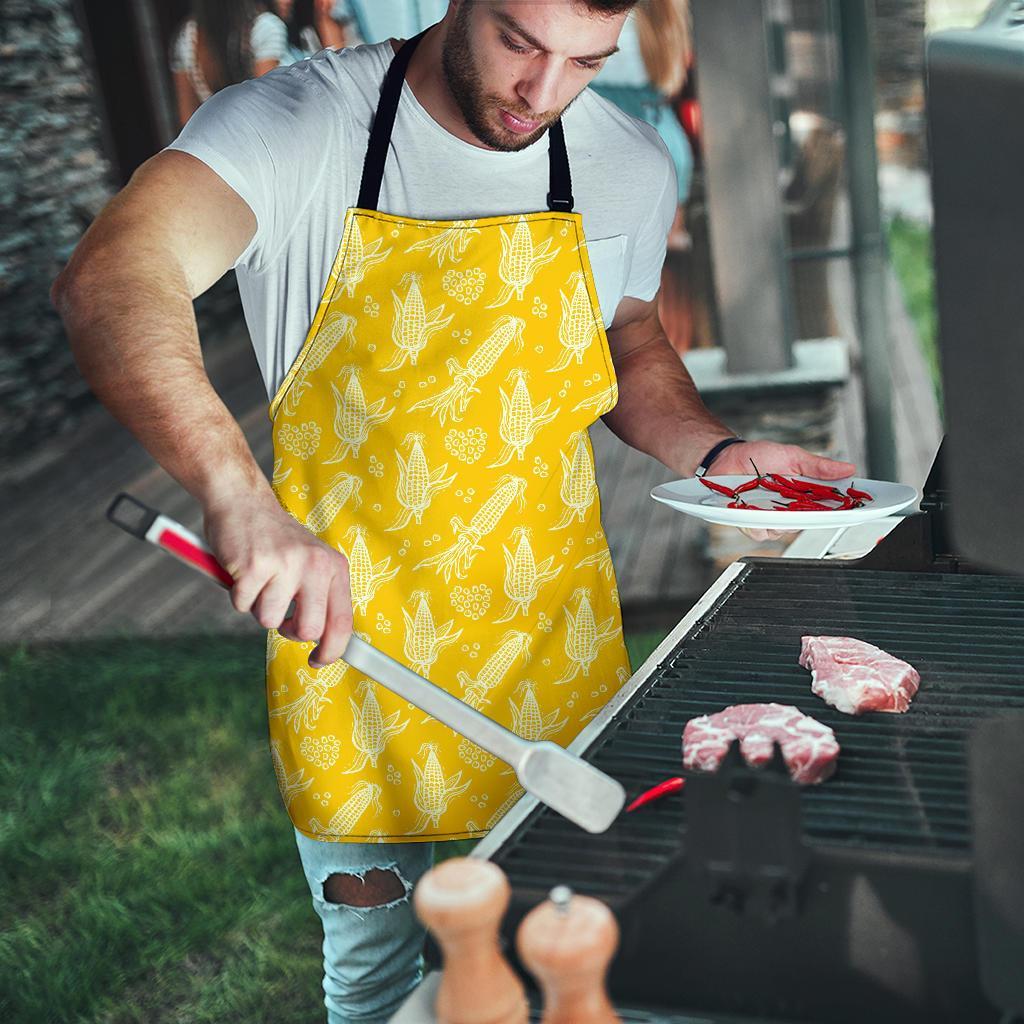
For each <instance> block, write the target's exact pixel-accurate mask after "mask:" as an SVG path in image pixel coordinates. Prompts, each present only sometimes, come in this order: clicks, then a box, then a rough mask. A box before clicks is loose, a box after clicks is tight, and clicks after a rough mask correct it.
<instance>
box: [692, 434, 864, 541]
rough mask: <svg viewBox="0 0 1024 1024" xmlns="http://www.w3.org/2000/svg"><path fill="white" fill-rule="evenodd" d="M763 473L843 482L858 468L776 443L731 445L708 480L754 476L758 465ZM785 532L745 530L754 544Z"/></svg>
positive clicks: (792, 446)
mask: <svg viewBox="0 0 1024 1024" xmlns="http://www.w3.org/2000/svg"><path fill="white" fill-rule="evenodd" d="M755 464H756V466H757V469H758V471H760V472H761V473H782V474H783V475H784V476H790V475H792V476H804V477H810V478H811V479H812V480H841V479H842V478H843V477H846V476H853V474H854V473H855V472H856V471H857V467H856V466H855V465H854V464H853V463H852V462H836V461H835V460H834V459H826V458H825V457H824V456H821V455H815V454H814V453H813V452H809V451H807V450H806V449H804V448H799V447H797V445H795V444H778V443H776V442H775V441H744V442H743V443H742V444H731V445H729V447H728V448H726V449H725V451H724V452H722V454H721V455H719V456H718V458H717V459H715V461H714V462H713V463H711V467H710V469H709V470H708V476H732V475H743V476H754V472H755V471H754V465H755ZM786 532H787V531H785V530H757V529H745V530H743V533H745V534H746V535H747V536H748V537H750V539H751V540H758V541H760V540H775V539H776V538H778V537H781V536H782V535H783V534H784V533H786Z"/></svg>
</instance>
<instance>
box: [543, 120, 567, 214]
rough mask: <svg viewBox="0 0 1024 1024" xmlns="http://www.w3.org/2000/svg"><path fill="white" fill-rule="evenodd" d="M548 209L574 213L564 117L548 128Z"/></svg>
mask: <svg viewBox="0 0 1024 1024" xmlns="http://www.w3.org/2000/svg"><path fill="white" fill-rule="evenodd" d="M548 167H549V171H548V173H549V175H550V181H549V183H548V209H549V210H554V211H555V212H556V213H572V202H573V200H572V178H571V177H570V176H569V154H568V153H567V152H566V151H565V133H564V132H563V131H562V119H561V118H559V119H558V120H557V121H554V122H552V124H551V127H550V128H549V129H548Z"/></svg>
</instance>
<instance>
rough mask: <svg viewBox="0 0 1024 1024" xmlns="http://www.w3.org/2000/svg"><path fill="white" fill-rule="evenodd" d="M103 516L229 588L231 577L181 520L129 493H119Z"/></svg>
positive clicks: (232, 583) (231, 582)
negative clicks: (158, 510) (176, 519)
mask: <svg viewBox="0 0 1024 1024" xmlns="http://www.w3.org/2000/svg"><path fill="white" fill-rule="evenodd" d="M107 518H108V519H109V520H110V521H111V522H112V523H114V524H115V525H116V526H120V527H121V529H122V530H127V531H128V533H130V534H131V535H132V536H133V537H138V538H139V539H140V540H148V541H149V542H150V544H155V545H156V546H157V547H158V548H163V549H164V551H166V552H168V553H169V554H172V555H174V557H175V558H178V559H180V560H181V561H182V562H186V563H188V564H189V565H191V566H192V567H193V568H195V569H198V570H199V571H200V572H202V573H205V574H206V575H207V576H209V577H210V578H211V579H212V580H215V581H216V582H217V583H219V584H220V585H221V586H222V587H226V588H227V589H229V590H230V589H231V587H232V586H234V583H235V581H234V579H233V577H232V576H231V573H229V572H228V571H227V569H225V568H224V566H222V565H221V564H220V562H218V561H217V559H216V558H215V557H214V555H213V552H212V551H211V550H210V548H209V547H208V546H207V544H206V542H205V541H204V540H203V539H202V538H200V537H197V536H196V535H195V534H194V533H193V532H192V531H191V530H186V529H185V527H184V526H182V525H181V523H178V522H175V521H174V520H173V519H171V518H169V517H168V516H165V515H163V513H161V512H157V510H156V509H153V508H150V507H149V506H148V505H145V504H143V503H142V502H141V501H139V500H138V498H133V497H132V496H131V495H130V494H119V495H118V496H117V497H116V498H115V499H114V501H113V503H112V504H111V506H110V508H108V509H107Z"/></svg>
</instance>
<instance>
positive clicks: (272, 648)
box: [267, 629, 288, 666]
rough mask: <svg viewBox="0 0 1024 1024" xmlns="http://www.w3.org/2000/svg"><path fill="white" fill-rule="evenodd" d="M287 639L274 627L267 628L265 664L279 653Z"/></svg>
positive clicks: (285, 644) (268, 663)
mask: <svg viewBox="0 0 1024 1024" xmlns="http://www.w3.org/2000/svg"><path fill="white" fill-rule="evenodd" d="M287 644H288V641H287V640H286V639H285V638H284V637H283V636H281V634H280V633H279V632H278V631H277V630H276V629H268V630H267V665H268V666H269V665H270V663H271V662H272V661H273V660H274V659H275V658H276V657H277V656H278V654H280V653H281V650H282V648H284V647H286V646H287Z"/></svg>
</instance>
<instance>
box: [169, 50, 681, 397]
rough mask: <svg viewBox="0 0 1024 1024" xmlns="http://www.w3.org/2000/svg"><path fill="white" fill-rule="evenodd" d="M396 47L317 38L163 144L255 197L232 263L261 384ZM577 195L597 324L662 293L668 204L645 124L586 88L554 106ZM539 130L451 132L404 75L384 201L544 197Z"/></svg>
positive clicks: (337, 234)
mask: <svg viewBox="0 0 1024 1024" xmlns="http://www.w3.org/2000/svg"><path fill="white" fill-rule="evenodd" d="M393 53H394V51H393V50H392V47H391V44H390V43H389V42H387V41H385V42H383V43H377V44H374V45H372V46H359V47H355V48H350V49H345V50H340V51H335V50H325V51H323V52H322V53H320V54H318V55H317V56H315V57H313V58H311V59H310V60H305V61H302V62H300V63H298V64H294V65H292V66H291V67H288V68H279V69H277V70H274V71H271V72H270V73H269V74H267V75H264V76H263V77H262V78H257V79H253V80H251V81H248V82H243V83H241V84H239V85H235V86H231V87H229V88H227V89H223V90H221V91H220V92H219V93H217V94H216V95H214V96H213V97H212V98H211V99H210V100H209V101H207V102H206V103H204V104H203V105H202V106H201V107H200V108H199V109H198V110H197V111H196V113H195V114H194V115H193V117H192V118H191V120H190V121H189V122H188V124H187V125H186V126H185V128H184V129H183V130H182V133H181V135H180V136H179V137H178V139H177V140H176V141H175V142H173V143H172V144H171V146H170V147H169V148H170V149H178V150H182V151H183V152H186V153H191V154H192V155H193V156H195V157H197V158H198V159H200V160H202V161H203V163H205V164H207V165H208V166H209V167H210V168H211V169H212V170H213V171H215V172H216V173H217V174H218V175H219V176H220V177H221V178H222V179H223V180H224V181H225V182H226V183H227V184H228V185H229V186H230V187H231V188H232V189H234V191H235V192H237V193H238V194H239V195H240V196H241V197H242V199H244V200H245V202H246V203H248V205H249V206H250V208H251V209H252V211H253V213H254V214H255V216H256V221H257V229H256V233H255V235H254V236H253V238H252V241H251V242H250V243H249V245H248V246H247V247H246V249H245V251H244V252H243V253H242V254H241V255H240V256H239V258H238V261H237V263H236V264H235V271H236V274H237V277H238V289H239V293H240V295H241V298H242V307H243V310H244V312H245V319H246V323H247V324H248V327H249V333H250V336H251V337H252V342H253V347H254V349H255V352H256V358H257V361H258V362H259V365H260V369H261V370H262V372H263V379H264V382H265V384H266V388H267V394H268V396H271V397H272V396H273V395H274V394H275V393H276V391H277V389H278V387H279V385H280V382H281V381H282V380H283V379H284V377H285V375H286V374H287V372H288V370H289V369H290V367H291V365H292V363H293V362H294V360H295V357H296V356H297V355H298V353H299V349H300V348H301V347H302V343H303V341H304V340H305V337H306V333H307V331H308V329H309V325H310V323H311V322H312V320H313V316H314V314H315V312H316V308H317V305H318V304H319V301H320V296H321V294H322V293H323V289H324V286H325V284H326V281H327V277H328V275H329V273H330V270H331V265H332V263H333V261H334V257H335V255H336V253H337V251H338V246H339V244H340V242H341V233H342V228H343V225H344V219H345V210H346V209H347V208H348V207H350V206H354V205H355V204H356V201H357V198H358V195H359V182H360V178H361V175H362V168H363V158H364V156H365V153H366V143H367V139H368V137H369V129H370V123H371V121H372V119H373V115H374V111H375V110H376V106H377V101H378V99H379V97H380V87H381V82H382V80H383V78H384V73H385V71H386V70H387V67H388V64H389V63H390V61H391V58H392V56H393ZM562 123H563V125H564V128H565V142H566V149H567V150H568V154H569V166H570V171H571V175H572V190H573V196H574V199H575V207H574V208H575V209H576V210H578V211H579V212H580V213H582V215H583V228H584V231H585V232H586V235H587V240H588V252H589V255H590V261H591V265H592V267H593V270H594V278H595V283H596V285H597V294H598V300H599V302H600V304H601V311H602V314H603V318H604V322H605V325H606V326H607V325H608V324H610V323H611V321H612V319H613V317H614V315H615V309H616V307H617V306H618V304H619V300H620V299H621V298H622V297H623V295H631V296H635V297H636V298H639V299H645V300H649V299H651V298H653V297H654V295H655V294H656V293H657V291H658V287H659V284H660V279H661V266H662V263H663V262H664V259H665V245H666V239H667V237H668V230H669V227H670V226H671V223H672V218H673V216H674V214H675V209H676V180H675V168H674V167H673V164H672V160H671V158H670V157H669V154H668V151H667V150H666V148H665V145H664V143H663V142H662V141H661V139H660V138H659V137H658V134H657V132H656V131H655V130H654V129H653V128H652V127H651V126H650V125H648V124H646V123H644V122H642V121H638V120H637V119H635V118H632V117H629V116H628V115H627V114H624V113H623V112H622V111H621V110H619V108H618V107H616V106H614V104H611V103H609V102H608V101H606V100H604V99H602V98H601V97H600V96H598V95H597V94H596V93H593V92H591V91H590V90H589V89H585V90H584V91H583V92H582V93H581V94H580V96H579V97H578V98H577V99H576V100H575V101H574V102H573V103H572V104H571V105H570V107H569V109H568V110H567V111H566V112H565V113H564V115H563V118H562ZM547 192H548V139H547V135H546V134H545V135H544V136H542V137H541V138H540V139H539V140H538V141H537V142H536V143H534V144H533V145H531V146H529V147H527V148H526V149H523V150H520V151H518V152H512V153H508V152H500V151H495V150H487V149H482V148H480V147H479V146H474V145H472V144H470V143H468V142H463V141H462V140H461V139H458V138H456V137H455V136H454V135H452V134H451V133H450V132H448V131H447V130H446V129H444V128H442V127H441V126H440V125H439V124H438V123H437V122H436V121H435V120H434V119H433V118H432V117H431V116H430V115H429V114H428V113H427V111H426V110H425V109H424V108H423V107H422V106H421V105H420V103H419V101H418V100H417V99H416V97H415V95H414V94H413V92H412V89H411V88H410V87H409V84H408V83H406V84H405V87H404V89H403V92H402V98H401V102H400V103H399V107H398V113H397V117H396V119H395V127H394V132H393V134H392V145H391V149H390V151H389V154H388V159H387V164H386V167H385V169H384V181H383V185H382V187H381V195H380V202H379V204H378V205H379V209H381V210H382V211H384V212H386V213H392V214H396V215H399V216H410V217H422V218H430V219H437V220H449V219H450V220H456V219H460V218H461V219H466V218H473V217H487V216H497V215H501V214H508V213H529V212H534V211H540V210H546V209H547V203H546V196H547Z"/></svg>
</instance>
